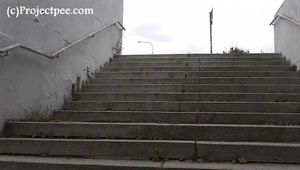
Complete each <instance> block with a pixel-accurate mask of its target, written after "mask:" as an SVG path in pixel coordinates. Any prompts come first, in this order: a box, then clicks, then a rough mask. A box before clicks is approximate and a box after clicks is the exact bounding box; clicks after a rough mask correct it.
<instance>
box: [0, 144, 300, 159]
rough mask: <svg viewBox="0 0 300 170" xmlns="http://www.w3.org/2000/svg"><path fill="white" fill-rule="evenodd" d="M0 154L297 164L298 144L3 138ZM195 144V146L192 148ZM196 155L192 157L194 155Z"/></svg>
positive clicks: (299, 152) (299, 148)
mask: <svg viewBox="0 0 300 170" xmlns="http://www.w3.org/2000/svg"><path fill="white" fill-rule="evenodd" d="M0 144H1V146H6V147H2V148H1V150H0V153H11V154H31V155H42V154H45V153H47V154H48V155H58V156H61V155H63V156H76V155H77V156H97V157H117V158H132V159H135V158H136V159H149V158H151V157H154V158H157V157H161V158H173V159H179V158H181V159H182V158H186V159H191V158H197V157H199V158H202V159H204V160H206V161H231V160H236V159H238V158H241V157H243V158H245V159H246V160H247V161H248V162H284V163H299V162H300V147H298V146H293V147H290V146H285V145H283V146H282V145H280V146H276V145H274V146H272V145H243V144H235V145H234V144H232V143H207V142H205V143H204V142H197V144H196V145H195V144H194V142H180V143H171V142H126V141H122V142H121V141H118V142H113V141H102V142H97V141H77V142H75V141H65V140H62V141H39V140H29V141H22V140H16V141H12V140H6V141H1V142H0ZM195 146H196V147H195ZM195 155H196V156H195Z"/></svg>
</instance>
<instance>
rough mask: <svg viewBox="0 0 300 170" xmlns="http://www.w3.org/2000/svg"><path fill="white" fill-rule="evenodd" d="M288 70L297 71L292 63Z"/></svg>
mask: <svg viewBox="0 0 300 170" xmlns="http://www.w3.org/2000/svg"><path fill="white" fill-rule="evenodd" d="M289 71H297V65H295V64H293V65H290V66H289Z"/></svg>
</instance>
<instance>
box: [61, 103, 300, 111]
mask: <svg viewBox="0 0 300 170" xmlns="http://www.w3.org/2000/svg"><path fill="white" fill-rule="evenodd" d="M64 108H65V109H66V110H92V111H110V110H111V111H175V112H180V111H183V112H266V113H272V112H273V113H285V112H290V113H298V112H300V103H298V102H192V101H189V102H177V101H176V102H175V101H108V102H104V101H101V102H100V101H99V102H96V101H72V102H69V103H67V104H66V105H65V107H64Z"/></svg>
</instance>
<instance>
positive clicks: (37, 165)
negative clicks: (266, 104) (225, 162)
mask: <svg viewBox="0 0 300 170" xmlns="http://www.w3.org/2000/svg"><path fill="white" fill-rule="evenodd" d="M0 167H1V169H2V170H20V169H22V170H35V169H40V170H73V169H74V170H102V169H103V170H160V169H161V168H160V167H159V166H153V167H147V168H145V167H140V166H137V167H133V166H130V165H124V166H114V165H94V164H88V165H87V164H84V163H82V164H76V163H75V164H74V163H73V164H68V163H61V162H59V163H53V164H51V163H48V162H46V163H43V162H16V161H11V162H4V161H0ZM168 169H169V168H168ZM169 170H171V169H169ZM216 170H220V169H216Z"/></svg>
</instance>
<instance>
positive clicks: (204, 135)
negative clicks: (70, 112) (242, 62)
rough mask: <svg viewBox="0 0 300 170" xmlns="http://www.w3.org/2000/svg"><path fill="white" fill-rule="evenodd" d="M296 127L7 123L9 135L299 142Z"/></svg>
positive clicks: (298, 129)
mask: <svg viewBox="0 0 300 170" xmlns="http://www.w3.org/2000/svg"><path fill="white" fill-rule="evenodd" d="M299 133H300V128H297V127H294V128H293V127H267V126H264V127H263V126H261V127H255V126H253V127H251V126H248V127H247V126H240V125H236V126H214V125H211V126H210V125H206V126H205V125H202V126H201V125H167V124H165V125H158V124H156V125H151V124H147V125H140V124H132V125H130V124H123V125H122V124H84V123H81V124H71V123H70V124H63V123H61V124H60V123H47V124H46V123H31V124H30V123H7V125H6V131H5V135H6V136H13V137H31V136H33V135H35V136H37V137H41V136H47V137H60V138H61V137H69V138H74V137H75V138H96V139H98V138H109V139H137V138H138V139H165V140H195V139H197V140H203V141H237V142H238V141H259V142H299V141H300V136H299V135H298V134H299Z"/></svg>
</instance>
